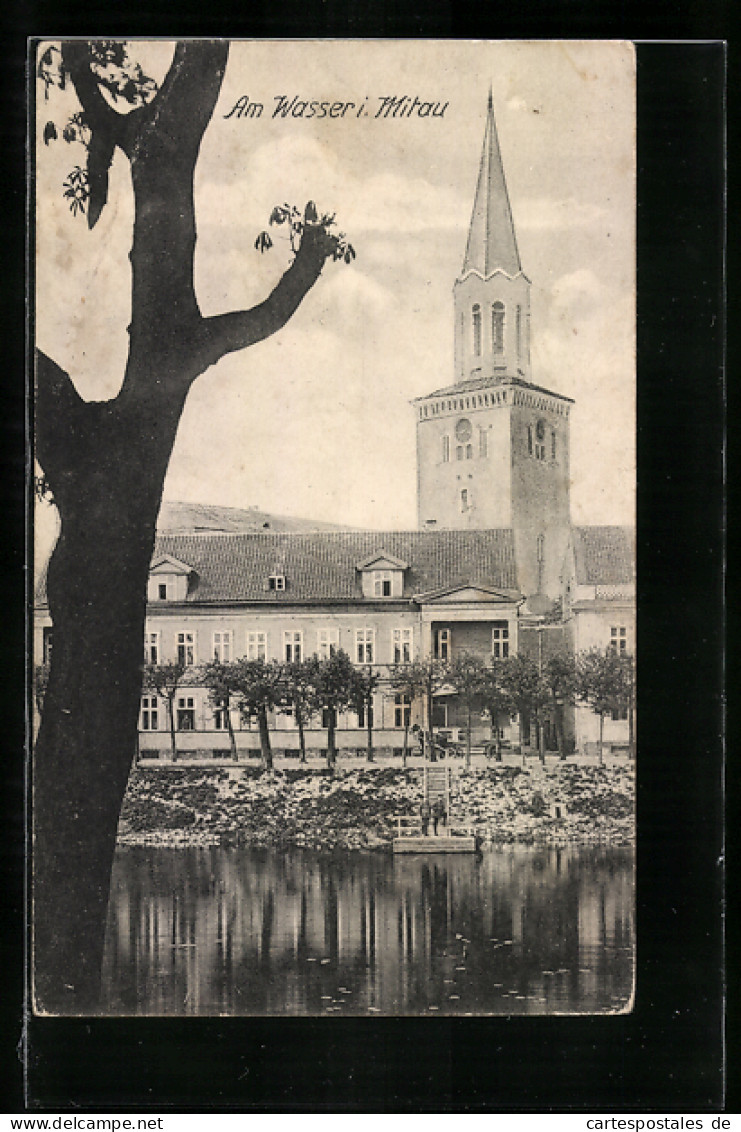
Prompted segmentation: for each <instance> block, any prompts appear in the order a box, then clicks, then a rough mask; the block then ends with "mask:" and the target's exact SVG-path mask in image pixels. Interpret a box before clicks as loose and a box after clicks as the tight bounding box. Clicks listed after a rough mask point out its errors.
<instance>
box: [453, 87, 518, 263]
mask: <svg viewBox="0 0 741 1132" xmlns="http://www.w3.org/2000/svg"><path fill="white" fill-rule="evenodd" d="M497 269H499V270H501V271H504V272H506V273H507V275H509V276H512V275H517V274H518V273H519V272H520V271H521V270H522V268H521V266H520V255H519V252H518V250H517V240H516V238H515V228H514V224H513V223H512V211H511V209H510V206H509V196H508V195H507V183H506V181H505V179H504V168H503V167H502V155H501V153H500V151H499V138H498V137H497V127H496V122H495V121H494V106H493V102H492V96H491V88H490V89H489V100H488V112H487V116H486V132H485V134H484V147H483V149H482V151H481V164H480V166H479V179H478V184H477V186H476V197H475V199H474V202H473V212H472V214H471V224H470V227H469V229H468V243H467V244H466V255H465V258H464V260H463V271H462V273H461V277H462V278H463V277H465V276H466V275H467V274H468V273H469V271H475V272H477V273H478V274H479V275H481V276H483V278H484V279H487V278H488V277H489V276H490V275H491V274H492V272H493V271H496V270H497Z"/></svg>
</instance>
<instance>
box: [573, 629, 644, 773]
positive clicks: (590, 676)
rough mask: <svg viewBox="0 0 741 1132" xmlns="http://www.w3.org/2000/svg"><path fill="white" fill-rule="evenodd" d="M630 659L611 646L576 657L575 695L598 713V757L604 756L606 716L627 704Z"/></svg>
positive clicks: (630, 678)
mask: <svg viewBox="0 0 741 1132" xmlns="http://www.w3.org/2000/svg"><path fill="white" fill-rule="evenodd" d="M632 684H633V679H632V660H631V658H628V657H626V656H620V655H618V653H616V652H615V651H614V649H611V648H608V649H606V650H605V651H604V652H603V651H601V650H600V649H590V650H589V651H588V652H582V653H580V654H579V656H578V657H577V659H576V697H577V699H579V700H581V701H582V703H584V704H586V705H587V707H588V708H589V709H590V710H591V711H593V712H594V713H595V715H598V716H599V761H600V763H602V761H603V757H604V725H605V716H606V715H608V714H612V713H613V712H617V711H620V710H627V709H629V707H630V701H631V698H632Z"/></svg>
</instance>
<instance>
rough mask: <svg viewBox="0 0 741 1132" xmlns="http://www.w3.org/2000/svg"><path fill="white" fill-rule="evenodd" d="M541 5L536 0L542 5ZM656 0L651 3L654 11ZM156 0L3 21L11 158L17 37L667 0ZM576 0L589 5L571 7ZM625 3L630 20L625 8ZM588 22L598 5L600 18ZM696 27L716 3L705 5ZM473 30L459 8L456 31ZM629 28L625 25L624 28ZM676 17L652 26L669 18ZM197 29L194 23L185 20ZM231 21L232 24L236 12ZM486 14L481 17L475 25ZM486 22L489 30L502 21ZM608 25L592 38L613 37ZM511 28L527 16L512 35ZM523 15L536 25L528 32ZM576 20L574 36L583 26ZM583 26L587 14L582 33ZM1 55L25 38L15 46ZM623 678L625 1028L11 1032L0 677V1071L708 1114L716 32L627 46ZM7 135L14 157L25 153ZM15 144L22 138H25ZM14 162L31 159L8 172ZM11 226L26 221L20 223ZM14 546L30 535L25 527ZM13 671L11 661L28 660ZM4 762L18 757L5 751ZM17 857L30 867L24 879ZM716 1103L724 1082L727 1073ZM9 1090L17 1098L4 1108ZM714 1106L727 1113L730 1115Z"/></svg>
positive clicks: (648, 21) (14, 491)
mask: <svg viewBox="0 0 741 1132" xmlns="http://www.w3.org/2000/svg"><path fill="white" fill-rule="evenodd" d="M545 7H546V5H543V9H545ZM648 7H649V6H648V5H646V8H648ZM163 8H165V5H164V4H160V7H159V8H157V7H152V8H151V9H148V11H147V15H146V16H145V17H141V16H140V17H137V18H135V17H134V16H133V14H132V13H131V12H128V13H127V12H121V13H118V12H111V11H110V10H108V11H106V12H101V11H97V10H96V9H94V8H87V9H86V10H84V11H83V12H81V13H77V14H75V13H69V12H65V13H64V14H63V13H62V12H61V11H59V10H57V9H56V6H55V5H54V4H41V3H39V4H37V5H36V6H35V11H33V12H32V13H31V14H30V15H31V17H32V20H33V24H34V26H33V28H31V27H29V14H28V13H23V14H21V13H20V3H18V4H17V8H15V9H11V11H10V12H8V13H6V16H5V18H6V20H8V19H9V20H10V24H11V25H12V27H11V41H10V42H11V44H12V46H11V47H10V51H9V56H8V58H9V60H10V63H9V66H8V68H7V69H6V71H5V74H4V78H5V81H6V84H7V90H8V94H7V98H6V102H5V105H6V107H7V108H8V113H9V120H6V128H8V126H9V128H10V129H9V148H10V149H11V150H12V151H13V152H14V154H15V155H16V156H20V158H21V162H22V157H23V138H24V135H25V113H24V110H23V99H22V97H21V93H20V92H21V91H22V90H23V89H24V84H23V78H22V72H23V68H24V66H25V42H23V43H21V40H25V36H26V35H27V34H45V33H46V34H48V33H51V34H57V31H58V30H59V27H60V25H61V30H62V31H63V32H64V34H68V35H69V34H85V32H86V31H87V32H89V31H90V29H91V28H93V27H94V28H96V29H101V32H104V33H105V34H106V35H116V34H117V33H118V34H126V33H128V34H129V35H131V34H134V33H136V34H139V35H158V34H159V35H168V36H172V35H175V34H179V35H183V34H189V35H196V34H203V33H204V30H205V31H206V33H207V34H211V35H219V34H223V35H225V34H231V35H232V36H236V35H237V34H239V35H250V34H252V35H255V34H257V35H261V36H266V37H272V36H284V37H285V36H289V35H291V36H292V35H307V34H310V35H320V36H321V35H361V34H362V35H374V34H376V35H378V34H383V35H385V36H389V37H391V36H394V35H401V36H407V35H414V34H423V35H435V36H441V37H444V36H450V37H455V35H456V34H461V31H462V30H465V32H467V33H468V34H470V35H472V36H475V37H476V38H479V37H482V36H484V35H489V36H492V37H494V36H496V37H499V38H502V37H506V36H508V37H512V38H525V37H527V36H535V37H537V38H551V37H555V38H578V37H583V36H585V35H586V36H587V37H595V38H597V37H598V38H609V37H629V36H630V34H631V33H632V35H633V36H636V35H637V34H638V33H639V32H642V33H643V34H644V35H655V34H659V35H661V34H662V33H663V34H666V28H665V27H662V28H659V27H658V26H657V25H658V24H660V23H661V22H662V21H661V18H660V17H661V12H662V8H661V6H659V7H658V8H656V7H655V8H654V10H653V14H651V13H648V12H647V13H646V14H645V16H644V18H643V21H642V23H641V21H639V22H638V23H639V25H640V26H633V27H631V28H627V27H622V26H620V27H618V25H619V24H620V23H621V21H620V19H619V16H620V14H621V13H620V12H618V13H616V15H615V16H614V17H613V19H612V23H608V22H607V21H605V19H604V11H602V12H601V14H600V9H601V5H599V4H596V5H595V6H594V9H591V7H590V6H589V5H586V4H585V5H583V7H582V8H581V9H580V10H579V11H578V12H576V11H572V13H571V14H570V18H568V19H566V18H564V15H563V11H557V12H554V11H553V10H552V9H551V10H550V11H549V12H545V10H543V11H541V10H539V9H538V5H537V4H536V5H535V6H534V10H533V12H532V13H531V18H530V23H529V24H528V21H527V20H524V19H520V21H519V22H520V25H521V26H519V27H517V28H512V26H511V25H512V18H510V19H509V21H507V19H506V18H505V19H504V20H503V21H501V22H500V20H499V19H497V20H493V19H491V18H490V19H488V20H483V21H482V19H481V13H480V11H479V12H478V13H477V14H476V15H477V17H478V21H477V22H478V26H477V27H476V28H475V29H474V28H470V27H468V26H466V27H465V29H463V24H465V22H466V20H467V19H468V17H470V16H471V15H472V13H471V11H470V10H469V9H468V8H467V7H466V5H464V6H463V8H462V9H460V8H457V9H456V13H455V15H454V14H453V13H452V8H450V7H449V6H446V5H443V4H440V5H437V6H435V5H432V6H429V7H427V8H426V9H425V11H424V12H423V13H419V14H416V15H415V14H412V13H407V12H405V11H404V10H402V9H396V8H393V7H392V6H391V5H390V4H388V5H386V4H385V3H381V4H376V5H375V8H374V10H373V11H372V12H371V13H370V14H369V13H368V12H367V11H366V10H365V8H363V9H362V10H361V7H360V5H359V4H357V3H356V4H354V5H353V4H352V3H351V4H349V5H347V9H348V10H347V12H344V11H343V12H342V13H341V12H339V10H338V4H337V2H336V0H327V2H326V3H322V2H321V0H310V2H309V3H308V4H305V5H304V8H303V12H302V16H301V18H300V20H297V19H295V18H293V16H292V13H291V12H290V11H287V10H286V9H285V8H283V7H276V8H275V9H273V10H272V12H268V11H267V10H266V9H263V11H262V13H261V15H260V17H259V18H258V19H256V20H255V21H254V24H257V25H259V26H252V27H250V28H246V27H244V26H243V25H241V26H240V25H239V24H238V23H237V21H233V22H232V25H231V26H229V27H227V26H226V24H227V23H229V21H228V19H227V20H225V19H224V18H223V17H221V18H216V17H215V18H213V20H212V26H211V27H210V28H206V29H204V28H203V26H202V20H200V21H196V20H194V18H193V17H192V16H190V15H189V14H188V13H187V12H182V11H180V12H179V13H178V16H177V18H174V14H173V13H168V12H167V11H163V10H162V9H163ZM588 8H589V9H590V10H589V11H587V9H588ZM621 11H622V10H621ZM591 12H593V13H594V16H596V19H595V18H594V17H593V16H592V15H590V13H591ZM670 14H671V16H672V22H673V29H672V32H673V34H674V35H677V34H679V35H696V34H697V27H698V23H699V21H698V20H697V18H696V15H695V13H694V11H693V9H692V6H691V5H685V7H684V8H681V7H680V8H679V9H677V8H676V7H672V10H671V13H670ZM702 15H703V21H702V22H703V25H704V31H705V34H707V33H708V29H710V28H713V29H714V30H715V33H716V34H718V35H722V34H723V30H724V29H723V27H722V7H721V5H719V4H718V5H716V6H715V7H713V6H712V5H711V6H710V7H709V8H708V6H707V5H704V6H703V13H702ZM468 22H469V24H470V23H472V22H473V21H472V20H470V19H469V20H468ZM623 22H624V21H623ZM664 22H666V21H664ZM197 23H198V24H199V26H196V24H197ZM235 24H236V25H237V26H234V25H235ZM484 24H487V25H488V26H484ZM494 24H496V25H497V26H492V25H494ZM606 24H607V26H606ZM523 25H525V26H523ZM536 25H537V26H536ZM577 25H578V26H577ZM597 25H599V26H597ZM16 47H17V48H18V50H16ZM637 56H638V165H639V183H638V193H639V211H638V367H639V385H638V414H639V416H638V421H639V433H638V439H639V512H638V544H639V633H640V650H641V666H640V672H639V706H640V744H639V793H638V989H637V996H636V1005H635V1011H634V1012H633V1013H632V1014H631V1015H627V1016H619V1017H600V1016H595V1017H591V1018H543V1019H528V1018H512V1019H502V1018H494V1019H446V1018H441V1019H435V1020H432V1019H399V1020H397V1019H358V1020H350V1019H347V1020H344V1019H332V1020H330V1019H326V1020H324V1019H293V1020H280V1019H262V1018H260V1019H189V1020H172V1019H142V1020H138V1019H125V1020H122V1019H40V1018H33V1017H31V1018H29V1019H28V1028H27V1033H26V1044H25V1050H24V1056H25V1066H26V1072H27V1074H28V1087H29V1093H28V1096H27V1098H25V1099H24V1097H23V1094H22V1093H21V1092H20V1091H19V1085H20V1083H21V1077H20V1072H19V1070H20V1065H19V1062H18V1061H17V1060H16V1059H15V1051H14V1049H13V1047H14V1046H15V1043H16V1042H17V1041H18V1040H19V1039H20V1038H21V1037H22V1033H23V1017H22V1010H21V1007H20V1001H21V1000H20V989H21V978H20V977H19V975H20V971H21V970H22V966H21V961H22V944H23V941H22V936H21V933H20V932H19V930H18V929H19V926H20V923H21V921H22V909H23V888H22V872H21V870H22V861H23V856H22V853H23V830H22V827H21V823H20V819H19V815H20V814H22V813H23V804H22V754H21V751H22V719H21V720H19V721H18V723H19V724H20V725H19V726H18V725H16V722H15V721H17V720H18V704H19V703H21V702H23V676H24V672H23V671H21V673H20V679H15V678H11V679H10V680H8V681H6V682H5V683H4V685H3V687H2V692H1V694H2V696H3V698H4V701H5V706H6V708H7V711H6V713H5V714H6V719H8V720H11V721H12V722H11V724H10V725H9V727H8V729H7V730H6V734H5V739H6V742H8V744H9V745H8V748H7V752H6V760H5V762H4V764H3V772H4V775H5V783H4V784H5V785H6V791H5V793H4V813H3V817H4V819H5V821H4V831H5V834H6V836H5V837H4V838H3V840H2V842H1V843H0V847H1V849H2V858H1V859H0V860H1V864H2V867H3V873H4V879H5V880H6V892H7V893H9V899H7V898H6V901H5V911H4V913H3V916H2V920H1V921H0V923H1V924H2V928H3V942H4V943H5V942H7V941H8V940H9V943H10V950H9V952H8V956H7V958H6V961H5V964H4V967H3V972H4V978H5V979H6V982H7V983H8V986H7V987H6V988H4V989H5V990H6V994H5V996H4V999H3V1002H4V1007H3V1010H4V1019H3V1020H4V1022H5V1026H4V1028H3V1032H4V1034H5V1035H6V1039H7V1038H9V1039H10V1045H11V1049H10V1050H9V1051H8V1053H6V1057H5V1058H4V1061H3V1065H4V1068H5V1069H6V1072H7V1071H8V1070H9V1072H7V1076H8V1077H9V1093H8V1101H10V1102H11V1105H14V1106H15V1107H16V1109H17V1110H18V1111H22V1109H23V1107H24V1105H26V1106H27V1108H28V1109H29V1110H36V1111H62V1112H68V1111H78V1112H80V1111H82V1112H95V1111H105V1112H117V1111H125V1112H131V1113H135V1112H147V1113H159V1112H163V1113H166V1112H168V1111H171V1112H199V1111H203V1112H229V1111H231V1112H244V1113H249V1112H266V1113H278V1112H315V1111H327V1112H337V1113H339V1112H345V1111H347V1112H365V1113H371V1112H396V1113H401V1112H416V1113H422V1112H437V1113H442V1112H457V1113H466V1112H493V1113H497V1112H498V1113H509V1112H512V1113H514V1112H549V1111H551V1112H571V1111H573V1112H585V1111H594V1112H607V1113H609V1112H617V1111H619V1112H631V1111H633V1112H659V1111H664V1112H673V1113H677V1112H682V1111H685V1112H718V1111H721V1110H722V1108H723V1107H724V1073H723V1032H722V1019H723V974H722V972H723V954H722V936H721V921H720V908H721V900H722V870H721V866H720V863H719V862H720V859H721V857H722V854H723V841H722V838H723V805H724V796H723V783H722V775H723V750H722V738H721V737H722V727H723V718H722V704H721V689H722V663H723V660H722V658H723V622H722V617H723V614H722V587H723V574H722V562H723V550H724V535H723V530H724V503H723V456H722V453H723V446H724V432H723V419H724V387H723V363H724V353H723V335H724V313H723V312H724V290H723V287H724V282H723V269H724V262H723V256H724V250H723V249H724V204H723V187H724V171H723V166H724V91H725V59H726V55H725V49H724V46H723V44H722V43H720V42H717V41H716V42H707V43H704V44H700V43H693V44H689V43H681V42H673V43H662V44H659V43H641V42H639V43H638V46H637ZM19 141H20V146H19ZM19 151H20V152H19ZM21 168H22V164H21ZM21 184H22V181H21V182H16V183H15V184H12V183H11V199H10V205H11V210H10V214H9V215H10V218H12V220H13V221H14V224H13V226H12V233H10V228H11V225H10V224H9V225H8V232H9V233H10V234H9V242H10V247H11V253H12V256H13V260H12V264H13V267H12V270H11V271H10V273H8V275H7V276H6V278H5V279H4V287H5V298H6V300H7V302H6V304H5V311H6V314H5V318H6V320H7V321H6V324H5V325H6V327H7V326H8V325H11V326H13V327H14V329H15V331H16V335H15V342H14V344H13V345H12V346H11V349H10V351H9V353H8V355H7V356H6V361H7V362H8V363H9V365H10V366H11V372H12V373H13V374H14V375H15V377H14V378H13V380H11V381H10V382H9V383H7V384H6V386H5V388H4V390H3V394H2V396H3V402H2V408H3V410H4V412H3V414H2V418H3V422H4V427H5V434H6V435H5V439H6V444H5V446H4V450H3V472H4V473H6V474H5V475H4V478H3V487H4V489H5V490H4V498H3V501H4V503H5V508H4V512H5V514H4V517H5V519H6V523H7V521H8V519H9V520H10V531H11V535H13V537H12V538H11V539H6V540H5V542H4V544H3V561H2V564H1V565H2V578H3V581H4V582H5V583H6V585H5V594H6V601H7V606H6V608H7V610H8V612H9V614H10V617H9V629H10V633H9V642H10V648H11V650H12V653H13V655H14V656H20V655H22V654H23V651H24V648H25V641H24V629H23V613H22V612H21V611H22V610H23V597H24V589H25V585H24V581H23V563H22V558H23V552H22V550H19V547H22V546H23V530H24V515H23V503H22V502H20V503H19V500H21V501H22V500H23V498H24V496H23V492H22V489H21V481H22V476H23V469H24V467H25V457H24V455H23V447H22V445H23V418H24V401H23V392H22V388H19V386H20V382H19V381H18V380H17V376H18V375H19V374H20V373H22V372H23V369H22V368H21V367H22V366H23V364H24V363H23V335H22V334H21V335H20V342H18V341H17V339H18V337H19V335H18V327H19V326H20V325H21V323H22V321H23V310H22V300H21V296H22V294H23V284H22V279H23V269H22V266H21V264H22V261H23V247H22V245H23V231H24V226H25V220H24V210H23V205H22V200H21V198H22V189H21V187H20V186H21ZM19 223H20V227H19ZM19 534H20V536H21V537H20V538H18V537H17V536H18V535H19ZM21 667H22V666H20V665H19V668H21ZM8 756H9V757H8ZM19 866H20V867H19ZM727 1084H728V1086H729V1092H728V1093H727V1094H726V1100H725V1107H727V1106H728V1102H729V1101H731V1098H732V1095H733V1089H734V1082H733V1081H732V1080H731V1081H729V1082H727ZM11 1098H14V1100H13V1101H11ZM729 1111H733V1108H732V1107H731V1108H730V1109H729Z"/></svg>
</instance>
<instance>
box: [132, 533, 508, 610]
mask: <svg viewBox="0 0 741 1132" xmlns="http://www.w3.org/2000/svg"><path fill="white" fill-rule="evenodd" d="M379 549H383V550H384V551H386V553H388V554H392V555H394V556H395V557H396V558H398V559H400V560H402V561H403V562H405V563H409V566H408V569H407V570H406V571H405V573H404V591H403V594H404V597H405V598H407V599H410V598H411V597H412V596H413V595H414V594H419V593H425V592H428V591H431V590H438V589H440V588H442V587H444V586H451V585H454V584H456V583H471V584H475V583H481V584H483V585H487V586H490V587H493V588H496V589H500V590H505V591H509V592H510V593H511V594H512V596H513V597H515V596H518V591H517V574H516V569H515V555H514V543H513V538H512V532H511V531H510V530H486V531H442V530H441V531H383V532H381V531H343V532H334V531H333V532H325V531H318V532H314V533H311V534H309V533H286V534H278V533H275V534H273V533H268V532H265V533H264V534H263V533H254V534H250V533H243V534H198V535H192V534H191V535H185V534H168V533H162V534H160V535H158V537H157V540H156V544H155V552H154V553H155V557H156V556H157V555H161V554H172V555H174V556H175V557H177V558H178V559H180V560H181V561H183V562H187V563H188V565H189V566H191V567H192V569H193V570H194V571H195V574H196V578H195V580H194V582H193V583H192V584H191V588H190V592H189V594H188V599H187V600H188V602H228V601H236V602H242V601H247V602H253V601H260V602H269V603H271V604H273V603H275V602H276V601H278V602H280V603H281V604H284V603H293V602H295V603H301V602H337V601H348V600H356V599H359V598H360V597H361V595H362V590H361V584H360V583H361V579H360V574H359V571H358V569H357V566H358V563H359V562H363V561H364V560H366V559H368V558H370V556H371V555H372V554H373V553H374V551H377V550H379ZM276 573H279V574H282V575H284V576H285V579H286V589H285V591H281V592H280V593H279V594H277V595H276V594H275V593H274V592H272V591H270V590H269V588H268V578H269V577H270V575H271V574H276Z"/></svg>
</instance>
